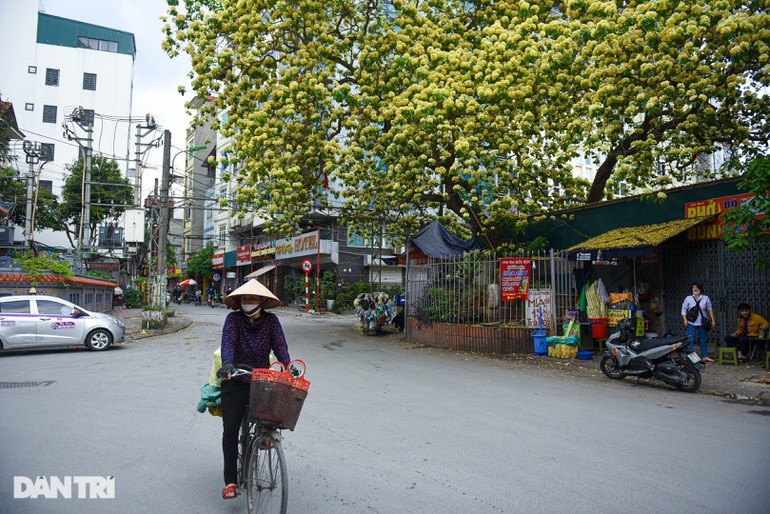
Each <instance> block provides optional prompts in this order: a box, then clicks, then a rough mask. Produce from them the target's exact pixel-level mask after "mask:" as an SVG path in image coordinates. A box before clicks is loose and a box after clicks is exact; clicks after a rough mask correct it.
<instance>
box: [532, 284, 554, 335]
mask: <svg viewBox="0 0 770 514" xmlns="http://www.w3.org/2000/svg"><path fill="white" fill-rule="evenodd" d="M540 309H543V311H542V312H543V328H544V329H548V328H550V327H551V291H549V290H548V289H530V290H529V292H528V293H527V327H528V328H538V327H539V326H540V322H539V321H538V315H539V314H538V312H539V311H540Z"/></svg>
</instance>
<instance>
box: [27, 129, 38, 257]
mask: <svg viewBox="0 0 770 514" xmlns="http://www.w3.org/2000/svg"><path fill="white" fill-rule="evenodd" d="M23 148H24V153H25V154H27V157H26V161H27V163H28V164H29V171H28V174H27V211H26V215H25V219H24V235H25V236H26V238H27V244H28V245H29V247H30V249H32V246H33V241H34V239H35V237H34V236H33V235H32V196H33V194H34V192H33V184H34V182H35V164H37V163H38V162H39V161H40V155H41V153H42V151H41V149H40V143H36V142H34V141H24V145H23Z"/></svg>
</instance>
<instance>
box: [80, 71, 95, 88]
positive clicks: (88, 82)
mask: <svg viewBox="0 0 770 514" xmlns="http://www.w3.org/2000/svg"><path fill="white" fill-rule="evenodd" d="M83 89H87V90H89V91H96V73H83Z"/></svg>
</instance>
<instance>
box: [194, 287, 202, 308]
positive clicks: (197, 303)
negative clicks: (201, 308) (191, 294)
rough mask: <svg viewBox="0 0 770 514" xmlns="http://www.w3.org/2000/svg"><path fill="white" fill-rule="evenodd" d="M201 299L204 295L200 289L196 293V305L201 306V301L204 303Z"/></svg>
mask: <svg viewBox="0 0 770 514" xmlns="http://www.w3.org/2000/svg"><path fill="white" fill-rule="evenodd" d="M201 297H202V294H201V292H200V289H197V290H196V291H195V305H200V304H201V301H202V299H201Z"/></svg>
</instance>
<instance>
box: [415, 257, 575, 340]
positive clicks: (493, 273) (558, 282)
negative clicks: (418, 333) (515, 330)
mask: <svg viewBox="0 0 770 514" xmlns="http://www.w3.org/2000/svg"><path fill="white" fill-rule="evenodd" d="M522 257H528V258H530V259H531V266H532V269H531V273H530V275H529V291H530V294H529V298H528V299H527V300H514V301H502V295H501V268H500V260H499V259H497V258H492V259H481V258H479V256H478V255H476V254H469V255H467V256H466V257H465V258H463V259H457V260H442V259H431V260H428V261H427V262H425V263H421V264H411V263H410V264H409V266H407V280H406V297H407V315H408V316H410V317H412V318H414V319H416V320H417V321H419V322H421V323H428V324H430V323H455V324H466V325H467V324H501V325H505V326H510V327H530V328H534V327H537V326H539V319H538V317H539V316H538V313H539V312H542V317H543V319H542V323H543V326H544V327H547V328H549V327H556V331H551V333H552V334H553V333H557V332H559V331H560V325H561V320H563V318H564V317H565V316H566V314H567V312H568V311H570V310H572V309H573V308H574V306H575V305H576V303H577V295H576V293H575V286H574V278H573V274H572V270H573V268H574V263H572V262H569V261H568V260H567V256H566V253H564V252H556V251H554V250H550V251H543V252H533V253H530V254H528V255H522Z"/></svg>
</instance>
